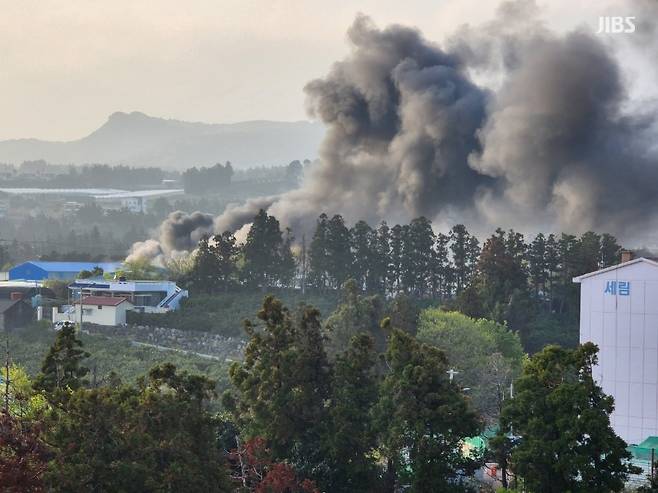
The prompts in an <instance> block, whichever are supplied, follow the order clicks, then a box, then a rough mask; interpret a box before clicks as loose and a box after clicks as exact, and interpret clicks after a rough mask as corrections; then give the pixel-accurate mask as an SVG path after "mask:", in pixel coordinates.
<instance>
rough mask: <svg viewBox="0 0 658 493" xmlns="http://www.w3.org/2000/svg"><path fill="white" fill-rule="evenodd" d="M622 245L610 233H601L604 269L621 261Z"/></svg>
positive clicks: (602, 265)
mask: <svg viewBox="0 0 658 493" xmlns="http://www.w3.org/2000/svg"><path fill="white" fill-rule="evenodd" d="M620 256H621V246H619V244H618V243H617V238H615V237H614V236H612V235H611V234H608V233H603V234H602V235H601V256H600V265H601V268H602V269H604V268H606V267H610V266H612V265H616V264H618V263H619V261H620Z"/></svg>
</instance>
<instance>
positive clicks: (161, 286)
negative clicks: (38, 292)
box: [52, 279, 187, 325]
mask: <svg viewBox="0 0 658 493" xmlns="http://www.w3.org/2000/svg"><path fill="white" fill-rule="evenodd" d="M185 298H187V291H186V290H184V289H181V288H179V287H178V286H177V285H176V283H175V282H173V281H123V280H119V281H108V280H105V279H78V280H76V281H75V282H74V283H72V284H71V285H70V286H69V304H67V305H63V306H60V307H54V308H53V313H52V321H53V322H58V321H71V322H79V321H80V316H81V315H82V319H83V322H86V323H95V324H99V325H120V324H123V323H125V322H126V315H125V312H126V311H138V312H142V313H166V312H168V311H171V310H177V309H178V308H179V307H180V303H181V301H182V300H183V299H185ZM80 299H82V301H83V303H82V305H83V306H82V314H81V313H80V311H79V310H80ZM89 300H91V301H89ZM95 300H104V301H103V302H102V303H94V302H93V301H95ZM115 302H118V303H116V305H115V304H114V303H115ZM124 302H125V303H124Z"/></svg>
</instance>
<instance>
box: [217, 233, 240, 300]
mask: <svg viewBox="0 0 658 493" xmlns="http://www.w3.org/2000/svg"><path fill="white" fill-rule="evenodd" d="M213 242H214V246H213V248H212V251H211V253H214V255H215V258H216V263H214V262H213V263H210V267H211V268H216V269H217V280H218V286H219V287H220V288H221V289H223V290H224V291H228V289H229V288H230V287H231V286H232V285H233V284H234V283H235V276H236V273H237V269H238V267H237V257H238V254H239V252H240V249H239V248H238V246H237V244H236V240H235V236H234V235H233V233H231V232H230V231H224V232H223V233H222V234H221V235H215V237H214V238H213Z"/></svg>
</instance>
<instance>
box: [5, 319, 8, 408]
mask: <svg viewBox="0 0 658 493" xmlns="http://www.w3.org/2000/svg"><path fill="white" fill-rule="evenodd" d="M5 336H6V339H5V414H7V415H9V332H7V329H5Z"/></svg>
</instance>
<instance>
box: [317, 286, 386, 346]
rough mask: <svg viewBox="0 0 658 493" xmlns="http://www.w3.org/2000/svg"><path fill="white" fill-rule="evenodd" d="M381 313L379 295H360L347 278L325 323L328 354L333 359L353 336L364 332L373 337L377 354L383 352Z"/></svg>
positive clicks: (384, 338)
mask: <svg viewBox="0 0 658 493" xmlns="http://www.w3.org/2000/svg"><path fill="white" fill-rule="evenodd" d="M383 312H384V307H383V305H382V302H381V299H380V298H379V296H377V295H373V296H362V295H360V294H359V289H358V286H357V284H356V281H354V280H353V279H348V280H347V282H346V283H345V284H344V285H343V297H342V300H341V304H340V305H339V306H338V307H337V308H336V310H335V311H334V312H333V313H332V314H331V315H330V316H329V317H328V318H327V320H326V322H325V328H326V330H327V333H328V334H327V335H328V337H327V348H328V351H329V353H330V354H331V355H332V356H333V355H335V354H337V353H340V352H343V351H345V350H346V349H347V347H348V345H349V343H350V341H351V340H352V338H353V337H355V336H357V335H359V334H364V333H365V334H368V335H370V336H371V337H372V338H373V340H374V341H375V343H376V347H377V349H378V350H379V351H383V350H384V347H385V345H386V337H385V334H384V332H383V331H382V330H381V328H380V326H379V323H380V321H381V320H382V318H383Z"/></svg>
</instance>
